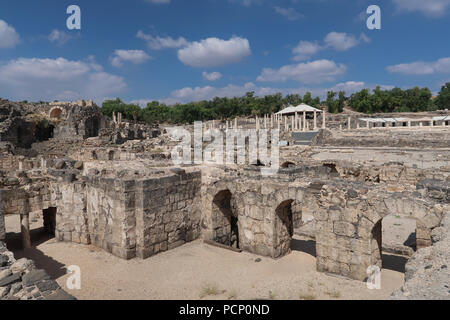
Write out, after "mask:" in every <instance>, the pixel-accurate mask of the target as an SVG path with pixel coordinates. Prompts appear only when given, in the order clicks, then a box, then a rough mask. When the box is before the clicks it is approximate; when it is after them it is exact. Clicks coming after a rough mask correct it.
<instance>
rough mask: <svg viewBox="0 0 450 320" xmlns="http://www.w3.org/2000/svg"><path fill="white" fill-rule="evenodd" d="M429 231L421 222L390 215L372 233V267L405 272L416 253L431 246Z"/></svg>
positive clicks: (375, 226)
mask: <svg viewBox="0 0 450 320" xmlns="http://www.w3.org/2000/svg"><path fill="white" fill-rule="evenodd" d="M429 237H430V235H429V230H428V229H427V228H426V227H424V226H423V225H422V224H421V222H420V221H418V220H416V219H414V218H410V217H402V216H398V215H395V214H390V215H387V216H385V217H383V218H382V219H381V220H379V221H378V222H377V223H376V224H375V225H374V227H373V229H372V232H371V248H372V265H376V266H378V267H380V269H389V270H393V271H397V272H402V273H404V272H405V265H406V263H407V262H408V260H409V258H410V257H411V256H412V254H413V253H414V251H416V250H417V249H418V248H422V247H427V246H429V244H428V240H427V239H429Z"/></svg>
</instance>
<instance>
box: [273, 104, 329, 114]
mask: <svg viewBox="0 0 450 320" xmlns="http://www.w3.org/2000/svg"><path fill="white" fill-rule="evenodd" d="M314 111H315V112H322V110H320V109H316V108H314V107H311V106H308V105H307V104H304V103H302V104H301V105H298V106H296V107H294V106H289V107H287V108H285V109H283V110H281V111H280V112H277V113H276V114H281V115H284V114H292V113H303V112H314Z"/></svg>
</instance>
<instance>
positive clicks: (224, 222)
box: [211, 189, 239, 248]
mask: <svg viewBox="0 0 450 320" xmlns="http://www.w3.org/2000/svg"><path fill="white" fill-rule="evenodd" d="M231 200H232V194H231V192H230V190H228V189H225V190H221V191H219V192H218V193H216V195H215V196H214V198H213V201H212V212H211V223H212V230H213V240H214V241H215V242H218V243H220V244H223V245H226V246H231V247H235V248H239V225H238V221H239V217H238V214H237V212H236V210H234V208H233V206H232V201H231Z"/></svg>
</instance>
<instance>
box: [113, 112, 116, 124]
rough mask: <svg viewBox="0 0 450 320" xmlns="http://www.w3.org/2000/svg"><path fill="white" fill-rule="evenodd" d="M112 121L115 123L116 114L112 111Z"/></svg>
mask: <svg viewBox="0 0 450 320" xmlns="http://www.w3.org/2000/svg"><path fill="white" fill-rule="evenodd" d="M112 121H113V123H116V113H115V112H114V111H113V113H112Z"/></svg>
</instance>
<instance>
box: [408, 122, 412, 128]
mask: <svg viewBox="0 0 450 320" xmlns="http://www.w3.org/2000/svg"><path fill="white" fill-rule="evenodd" d="M408 127H410V128H411V120H409V121H408Z"/></svg>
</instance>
